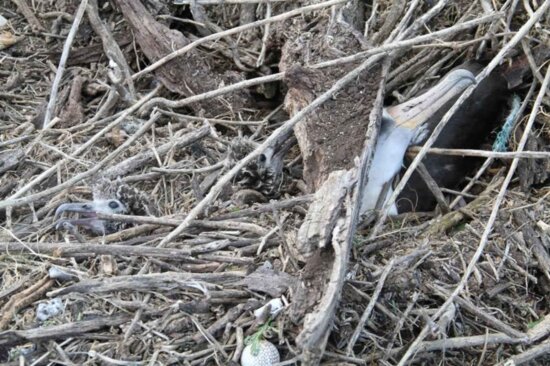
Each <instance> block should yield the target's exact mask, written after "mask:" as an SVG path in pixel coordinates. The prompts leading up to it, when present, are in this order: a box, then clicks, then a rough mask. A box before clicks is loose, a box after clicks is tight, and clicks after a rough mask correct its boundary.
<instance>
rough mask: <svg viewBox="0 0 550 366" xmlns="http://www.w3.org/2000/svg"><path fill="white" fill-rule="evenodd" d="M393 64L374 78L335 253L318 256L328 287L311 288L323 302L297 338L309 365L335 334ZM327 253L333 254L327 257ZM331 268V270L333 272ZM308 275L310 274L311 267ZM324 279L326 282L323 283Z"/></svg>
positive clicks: (336, 231) (335, 232)
mask: <svg viewBox="0 0 550 366" xmlns="http://www.w3.org/2000/svg"><path fill="white" fill-rule="evenodd" d="M389 65H390V62H389V60H386V62H384V63H383V67H382V73H381V74H376V75H375V76H374V78H376V79H378V80H379V84H378V85H377V86H376V91H377V92H376V99H375V100H374V101H372V102H371V103H372V104H371V105H370V107H371V111H370V113H369V117H368V118H367V117H366V116H365V119H368V121H369V122H368V126H367V131H366V134H365V138H364V139H365V143H364V148H363V149H362V153H361V156H360V159H359V165H358V167H357V168H355V169H353V170H352V171H351V172H350V174H353V178H352V180H353V181H356V183H355V184H354V185H353V186H352V189H351V190H350V191H348V193H347V194H346V196H345V197H344V205H343V207H344V208H345V210H342V211H343V213H342V216H341V218H340V219H338V221H337V225H336V226H335V227H334V230H333V233H332V249H333V251H331V252H328V251H327V250H326V249H322V248H321V249H318V250H317V253H316V254H321V255H323V256H324V260H321V261H319V264H318V267H319V268H323V270H324V272H323V271H320V274H322V276H320V277H319V278H316V281H318V282H317V284H324V285H325V286H323V287H317V288H315V287H309V288H308V290H309V293H310V299H309V300H310V301H311V300H312V298H311V297H312V296H311V295H313V296H315V297H318V298H319V300H318V303H317V304H316V307H315V309H314V310H313V311H311V312H310V313H309V314H308V315H307V316H306V318H305V321H304V326H303V329H302V332H301V333H300V334H299V335H298V337H297V338H296V342H297V344H298V345H299V346H300V348H301V349H302V351H303V362H304V364H307V365H316V364H318V363H319V362H320V360H321V357H322V355H323V353H324V349H325V345H326V342H327V339H328V336H329V334H330V331H331V325H332V318H333V315H334V313H335V311H336V307H337V306H338V304H339V302H340V298H341V294H342V290H343V286H344V281H345V274H346V269H347V266H348V261H349V256H350V252H351V247H352V242H353V237H354V235H355V230H356V227H357V222H358V221H359V217H360V202H361V201H362V196H363V189H364V187H365V185H366V181H367V174H368V171H369V168H370V162H371V159H372V154H373V152H374V147H375V143H376V139H377V137H378V130H379V128H380V120H381V117H382V107H383V100H384V86H385V81H386V75H387V72H388V70H389ZM327 252H328V253H330V255H327ZM331 259H332V260H331ZM310 261H311V259H310ZM309 264H310V263H309V261H308V265H309ZM328 268H331V269H330V271H329V270H328ZM304 273H308V271H307V267H306V269H305V270H304ZM310 275H311V273H310ZM320 280H321V281H325V282H319V281H320ZM304 287H305V288H307V287H306V286H301V287H300V288H304ZM321 294H322V295H321ZM296 300H297V299H296V298H295V302H297V301H296ZM298 306H299V305H298ZM296 307H297V306H295V308H296Z"/></svg>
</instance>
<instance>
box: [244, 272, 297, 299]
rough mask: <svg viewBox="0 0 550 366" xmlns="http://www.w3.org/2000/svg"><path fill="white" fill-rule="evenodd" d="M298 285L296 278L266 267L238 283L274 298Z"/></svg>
mask: <svg viewBox="0 0 550 366" xmlns="http://www.w3.org/2000/svg"><path fill="white" fill-rule="evenodd" d="M296 284H297V279H296V278H295V277H293V276H291V275H289V274H288V273H286V272H280V271H276V270H274V269H271V268H268V267H266V266H261V267H259V268H258V269H257V270H255V271H254V272H252V273H251V274H249V275H247V276H246V277H245V278H244V279H243V280H241V281H239V282H238V283H237V285H245V286H246V287H247V288H248V289H249V290H251V291H259V292H263V293H266V294H268V295H269V296H271V297H273V298H275V297H279V296H281V295H282V294H284V293H285V291H287V290H288V289H290V288H294V287H295V286H296Z"/></svg>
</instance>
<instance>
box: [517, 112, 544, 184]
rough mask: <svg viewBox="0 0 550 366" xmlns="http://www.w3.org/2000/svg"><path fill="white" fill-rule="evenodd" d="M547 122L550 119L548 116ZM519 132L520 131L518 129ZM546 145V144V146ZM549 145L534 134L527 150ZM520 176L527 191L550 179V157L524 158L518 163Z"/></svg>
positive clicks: (541, 148)
mask: <svg viewBox="0 0 550 366" xmlns="http://www.w3.org/2000/svg"><path fill="white" fill-rule="evenodd" d="M541 118H542V119H544V118H546V123H548V122H549V121H550V119H549V118H548V117H545V116H542V117H541ZM518 132H519V131H518ZM545 145H546V146H545ZM547 149H548V145H547V144H545V142H544V139H543V138H542V137H541V136H536V135H534V134H532V135H531V136H529V139H528V140H527V146H526V150H531V151H545V150H547ZM518 177H519V184H520V187H521V189H522V190H523V191H524V192H527V191H528V190H529V189H530V188H531V186H533V185H537V184H542V183H544V182H546V181H547V180H548V179H550V159H523V160H520V162H519V163H518Z"/></svg>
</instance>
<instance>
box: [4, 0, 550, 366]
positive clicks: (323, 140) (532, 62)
mask: <svg viewBox="0 0 550 366" xmlns="http://www.w3.org/2000/svg"><path fill="white" fill-rule="evenodd" d="M220 3H222V4H220ZM549 3H550V2H548V1H524V2H521V3H520V2H504V1H492V2H489V1H479V2H469V1H450V2H449V1H427V0H426V1H416V0H411V1H407V0H399V1H387V0H378V1H359V0H350V1H345V0H331V1H312V0H311V1H288V0H287V1H285V0H272V1H260V0H258V1H250V0H246V1H244V0H225V1H221V2H219V1H213V0H212V1H211V0H196V1H186V0H181V1H174V2H169V1H153V0H141V1H133V0H113V1H102V0H88V1H87V2H85V1H82V2H81V1H72V0H64V1H39V2H35V1H28V0H13V1H7V0H6V1H1V0H0V121H1V122H2V123H1V124H0V248H1V251H0V274H1V276H0V363H1V364H3V365H27V364H28V365H54V364H55V365H57V364H63V365H65V364H66V365H96V364H97V365H99V364H105V365H172V364H173V365H241V364H242V365H247V363H246V362H244V361H242V360H241V354H242V353H243V349H245V352H244V353H247V352H250V349H252V350H253V351H252V352H253V353H255V352H256V350H257V349H258V348H259V347H260V345H265V343H263V341H264V340H267V341H269V342H270V343H271V344H272V345H274V347H276V349H277V351H276V352H277V353H278V355H279V359H280V361H281V362H280V363H279V364H280V365H292V364H304V365H314V364H321V365H405V364H409V365H435V364H438V365H520V364H525V365H547V364H550V338H549V336H550V200H549V198H548V197H549V195H550V180H549V178H550V176H549V174H550V154H549V151H550V149H549V146H550V114H549V110H550V92H549V90H550V89H549V88H546V89H544V85H546V87H548V79H549V76H548V75H549V71H548V70H550V68H549V66H548V60H549V59H550V52H549V48H550V38H549V34H548V30H549V29H550V27H549V23H550V16H549V14H550V10H548V9H547V8H548V7H550V4H549ZM547 10H548V11H547ZM3 18H5V19H6V24H3V21H2V19H3ZM254 22H255V23H254ZM236 27H242V28H239V29H237V30H233V29H234V28H236ZM436 32H440V33H436ZM421 36H424V37H425V38H423V39H419V38H418V37H421ZM407 42H409V43H407ZM473 59H475V60H478V61H479V62H480V63H481V64H482V65H483V66H484V67H488V68H489V67H492V68H494V70H495V71H494V72H501V71H502V70H505V69H506V70H508V71H507V72H506V75H505V77H506V80H507V83H508V87H509V88H510V89H513V94H514V95H515V96H516V97H515V98H517V99H518V101H519V104H518V105H520V106H521V107H520V108H519V109H518V110H519V112H518V113H517V114H516V115H515V116H514V118H513V120H512V122H513V124H512V125H511V131H510V136H509V137H508V138H507V143H506V151H505V152H497V151H493V149H492V143H493V140H494V136H495V133H492V134H490V135H488V136H487V139H486V142H485V144H484V145H483V146H481V147H480V149H481V150H483V151H484V153H482V154H481V155H480V154H479V153H478V154H476V153H475V152H474V153H472V152H462V153H463V154H473V156H475V157H476V159H472V161H473V160H476V162H475V163H472V169H471V171H470V172H469V173H468V175H467V176H466V177H464V179H463V180H462V181H461V182H457V185H456V186H455V187H453V189H444V188H441V187H438V189H440V190H441V193H442V194H443V195H444V196H445V200H446V201H447V203H450V202H452V201H453V200H455V198H456V197H457V196H460V199H457V200H456V202H457V203H456V205H452V206H453V208H452V210H451V211H450V212H446V211H445V207H443V208H442V207H441V206H440V207H438V208H436V209H435V210H434V211H431V212H411V213H404V214H400V215H398V216H393V217H387V218H386V217H385V215H384V214H383V213H379V214H377V215H376V216H375V217H370V221H368V222H362V221H361V220H362V219H364V218H359V217H358V216H357V215H356V211H357V203H356V202H354V200H353V198H354V197H357V195H358V194H359V193H358V192H359V191H360V189H361V188H360V185H359V184H356V183H357V181H360V179H359V178H357V177H358V175H360V173H359V172H361V171H362V169H363V168H365V167H366V166H367V165H368V164H367V163H366V161H368V159H362V157H364V156H368V153H369V151H371V150H372V147H373V145H372V143H373V142H374V143H375V141H371V138H372V136H376V133H375V131H376V129H377V128H378V127H377V125H376V123H374V122H375V121H376V119H377V118H379V116H380V114H381V107H382V104H383V105H391V104H396V103H400V102H403V101H406V100H408V99H410V98H411V97H413V96H415V95H418V94H419V93H420V92H422V91H423V90H425V89H427V88H430V87H431V86H433V85H434V84H435V83H436V82H437V81H438V80H439V79H440V78H441V77H442V76H443V75H445V74H446V73H447V72H448V71H449V70H451V69H452V68H453V67H456V66H457V65H460V64H462V63H463V62H465V61H467V60H473ZM514 60H522V61H521V62H515V61H514ZM369 62H371V64H369ZM493 63H494V65H493ZM359 68H362V69H361V70H360V71H357V70H358V69H359ZM354 72H357V74H356V76H355V77H351V78H350V79H349V80H347V81H344V80H345V79H346V78H347V77H349V75H351V74H352V73H354ZM331 88H335V91H334V92H332V93H328V94H327V93H326V92H327V90H329V89H331ZM510 100H511V99H510ZM511 103H512V102H510V109H511V110H512V109H513V107H512V104H511ZM306 112H307V113H306ZM506 114H508V113H506ZM377 116H378V117H377ZM503 124H504V121H502V122H501V123H500V125H503ZM369 126H370V127H369ZM294 135H295V137H296V140H297V144H296V143H295V140H294ZM418 151H419V149H415V148H411V149H410V150H409V157H411V158H414V156H416V155H417V154H418ZM516 152H517V153H516ZM432 153H436V152H434V151H432V152H430V154H432ZM338 171H340V172H342V171H347V172H349V173H350V176H353V177H355V178H354V179H355V180H353V179H352V180H351V183H350V185H349V186H346V187H345V189H344V188H342V187H340V188H342V190H341V192H343V193H342V197H340V201H339V202H336V203H335V205H334V207H335V208H334V212H333V213H331V214H332V216H331V218H330V223H327V224H326V225H325V224H324V223H322V224H320V226H324V227H323V228H322V229H325V231H326V232H327V233H328V234H327V235H328V236H329V237H328V238H325V237H322V236H321V237H322V238H323V239H327V241H326V242H322V241H319V243H317V242H315V243H314V246H313V247H308V250H309V251H310V252H308V253H307V255H306V254H304V251H303V250H302V249H303V247H304V243H303V236H301V232H300V227H301V226H302V225H303V224H304V222H305V221H306V220H307V218H308V217H310V216H309V215H311V213H308V210H309V209H310V208H311V207H314V204H315V202H316V200H317V202H318V201H319V200H323V199H324V200H326V201H327V202H328V203H331V202H332V201H331V200H332V199H334V197H332V195H327V196H326V197H319V195H317V196H316V195H315V192H316V191H318V190H319V188H320V187H322V186H323V184H324V183H325V182H326V181H327V178H328V177H329V176H330V175H331V173H334V172H338ZM404 173H405V169H404V170H403V171H402V173H401V176H402V175H403V174H404ZM398 180H399V179H396V182H395V183H396V184H397V181H398ZM336 193H337V192H336V190H335V191H334V195H336ZM113 198H116V200H117V201H116V202H122V203H123V206H125V208H126V209H125V210H124V211H112V212H110V213H109V212H101V213H99V214H97V215H98V216H97V217H96V216H81V217H80V219H83V220H88V221H87V222H90V221H89V220H95V221H94V222H98V221H99V220H107V221H101V222H108V223H110V224H109V230H107V232H102V233H98V232H95V233H94V232H91V231H90V230H86V229H85V228H84V227H82V226H81V227H78V225H72V224H71V223H73V224H74V223H76V222H77V221H74V220H75V218H76V217H77V215H76V214H67V213H64V214H59V212H58V213H57V214H56V210H57V209H58V208H59V207H60V206H61V205H63V204H66V203H86V204H88V205H91V206H93V207H96V206H95V205H97V202H99V200H100V199H101V200H105V201H101V202H108V203H112V201H109V200H111V199H113ZM92 200H93V201H94V203H90V202H91V201H92ZM328 203H327V204H328ZM91 206H90V207H91ZM60 220H61V221H60ZM330 225H333V226H330ZM111 229H112V230H111ZM315 238H318V237H317V236H316V237H315ZM317 244H319V245H317ZM342 265H343V267H342ZM334 289H336V290H337V291H335V293H336V295H334V296H332V295H331V296H329V295H328V294H331V293H332V292H331V290H334ZM272 300H275V301H272ZM270 301H271V302H270ZM268 303H269V304H271V305H270V307H268V308H262V307H263V306H265V305H266V304H268ZM279 307H281V309H280V312H279V311H277V312H276V311H275V310H276V309H278V308H279ZM258 309H260V311H258ZM312 324H317V325H316V326H315V327H314V326H312ZM262 347H263V346H262ZM254 362H255V363H254ZM249 364H251V365H261V364H277V363H274V362H272V363H261V362H260V361H257V360H256V361H253V363H249Z"/></svg>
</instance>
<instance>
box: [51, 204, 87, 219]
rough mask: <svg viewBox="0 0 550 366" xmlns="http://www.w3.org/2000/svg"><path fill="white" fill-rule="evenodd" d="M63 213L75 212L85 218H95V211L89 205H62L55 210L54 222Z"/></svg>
mask: <svg viewBox="0 0 550 366" xmlns="http://www.w3.org/2000/svg"><path fill="white" fill-rule="evenodd" d="M64 212H76V213H81V214H84V215H83V216H85V217H95V216H96V211H95V209H94V206H93V204H91V203H64V204H62V205H60V206H59V207H58V208H57V210H55V215H54V220H57V219H58V218H59V217H60V216H61V215H62V214H63V213H64Z"/></svg>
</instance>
